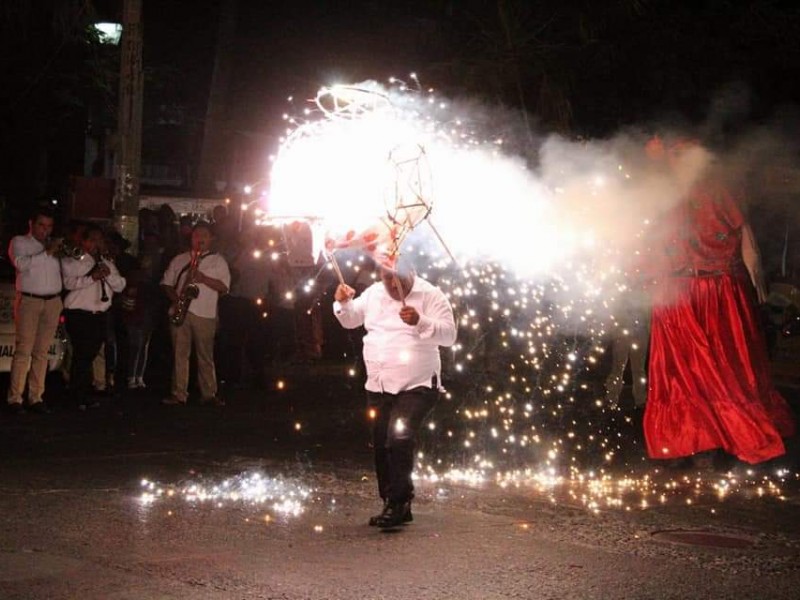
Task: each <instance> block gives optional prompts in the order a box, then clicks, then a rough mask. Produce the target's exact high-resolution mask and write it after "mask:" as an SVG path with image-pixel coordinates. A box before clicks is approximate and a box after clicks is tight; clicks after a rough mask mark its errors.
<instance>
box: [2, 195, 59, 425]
mask: <svg viewBox="0 0 800 600" xmlns="http://www.w3.org/2000/svg"><path fill="white" fill-rule="evenodd" d="M52 232H53V215H52V213H50V212H49V211H48V210H46V209H38V210H36V211H34V213H33V214H32V215H31V218H30V220H29V221H28V233H27V235H18V236H16V237H14V238H13V239H12V240H11V244H10V246H9V250H8V255H9V258H10V259H11V262H12V263H13V265H14V268H15V269H16V272H17V276H16V289H17V293H16V298H15V301H14V325H15V328H16V329H15V349H14V357H13V358H12V360H11V382H10V385H9V389H8V409H9V411H10V412H11V413H13V414H16V413H21V412H24V408H23V406H22V400H23V394H24V392H25V385H26V383H27V386H28V410H30V411H31V412H36V413H47V412H49V410H48V408H47V405H46V404H45V403H44V401H43V400H42V394H44V387H45V376H46V375H47V353H48V350H49V348H50V345H51V344H52V343H53V338H54V336H55V333H56V328H57V327H58V319H59V317H60V316H61V308H62V303H61V288H62V284H61V265H60V262H59V260H58V258H57V257H56V253H57V252H58V250H59V248H60V246H61V241H60V240H51V239H50V234H51V233H52Z"/></svg>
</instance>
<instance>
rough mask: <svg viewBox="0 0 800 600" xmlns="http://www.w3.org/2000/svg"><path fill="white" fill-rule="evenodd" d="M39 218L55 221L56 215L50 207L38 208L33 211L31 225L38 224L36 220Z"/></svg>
mask: <svg viewBox="0 0 800 600" xmlns="http://www.w3.org/2000/svg"><path fill="white" fill-rule="evenodd" d="M39 217H47V218H48V219H53V220H55V218H56V217H55V214H53V211H52V210H51V209H50V207H49V206H37V207H36V208H34V209H33V210H32V211H31V216H30V221H31V223H34V222H36V219H38V218H39Z"/></svg>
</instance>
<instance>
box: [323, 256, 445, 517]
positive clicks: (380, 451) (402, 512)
mask: <svg viewBox="0 0 800 600" xmlns="http://www.w3.org/2000/svg"><path fill="white" fill-rule="evenodd" d="M380 276H381V281H379V282H376V283H374V284H373V285H371V286H370V287H368V288H367V289H366V290H364V292H363V293H362V294H361V295H360V296H359V297H358V298H355V290H353V288H351V287H350V286H348V285H345V284H341V285H339V286H338V287H337V288H336V292H335V295H334V297H335V300H336V302H335V303H334V313H335V314H336V318H337V319H338V320H339V322H340V323H341V324H342V326H344V327H346V328H347V329H353V328H356V327H359V326H361V325H363V326H364V327H365V328H366V330H367V334H366V336H364V363H365V364H366V367H367V381H366V385H365V388H366V390H367V407H368V411H369V413H368V414H369V417H370V419H371V420H372V442H373V449H374V452H375V472H376V475H377V479H378V493H379V494H380V497H381V499H382V500H383V503H384V507H383V512H381V514H379V515H376V516H374V517H372V518H371V519H370V520H369V524H370V525H373V526H378V527H381V528H390V527H396V526H398V525H401V524H403V523H407V522H409V521H411V520H412V515H411V500H412V499H413V498H414V485H413V483H412V481H411V473H412V471H413V468H414V445H415V441H416V435H417V431H418V429H419V427H420V425H421V424H422V420H423V419H424V418H425V415H427V414H428V413H429V412H430V411H431V409H432V408H433V405H434V404H435V402H436V399H437V397H438V395H439V390H440V387H439V386H440V382H441V357H440V355H439V346H452V345H453V344H454V343H455V341H456V324H455V319H454V318H453V309H452V307H451V306H450V302H449V301H448V299H447V297H446V296H445V295H444V293H443V292H442V291H441V290H440V289H439V288H437V287H436V286H434V285H432V284H430V283H428V282H427V281H425V280H424V279H422V278H420V277H417V276H416V275H415V273H414V272H413V270H410V269H406V270H404V269H403V268H399V270H398V271H392V270H390V269H387V268H381V271H380Z"/></svg>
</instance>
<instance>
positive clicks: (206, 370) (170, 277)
mask: <svg viewBox="0 0 800 600" xmlns="http://www.w3.org/2000/svg"><path fill="white" fill-rule="evenodd" d="M191 239H192V246H191V249H190V250H189V252H184V253H183V254H179V255H178V256H176V257H175V258H173V259H172V261H171V262H170V264H169V266H168V267H167V270H166V272H165V273H164V277H163V279H162V280H161V287H162V289H163V290H164V292H165V293H166V294H167V297H168V298H169V300H170V303H171V305H172V306H171V308H170V316H173V315H174V314H175V312H176V311H177V310H178V308H179V305H180V304H181V298H182V296H183V299H184V300H183V301H184V302H185V301H186V300H187V295H186V293H185V292H186V286H187V285H192V284H193V285H195V286H197V297H196V298H194V299H191V300H189V301H188V309H187V314H186V318H185V319H183V321H180V320H178V323H177V324H176V323H175V321H174V320H171V324H170V333H171V337H172V349H173V352H174V357H175V361H174V367H173V372H172V391H171V394H170V395H169V396H168V397H167V398H164V400H162V403H163V404H168V405H179V406H180V405H184V404H186V400H187V398H188V386H189V356H190V354H191V351H192V346H194V349H195V353H196V356H197V379H198V387H199V388H200V402H201V403H202V404H214V405H217V406H221V405H223V404H224V402H223V401H222V400H221V399H220V398H219V396H218V395H217V376H216V367H215V365H214V336H215V335H216V331H217V301H218V299H219V297H220V296H221V295H224V294H227V293H228V287H229V286H230V283H231V275H230V271H229V270H228V263H227V262H225V259H224V258H222V256H220V255H219V254H217V253H216V252H213V251H212V249H211V246H212V242H213V240H214V232H213V229H212V227H211V225H210V224H208V223H206V222H204V221H200V222H198V223H196V224H195V226H194V227H193V228H192V238H191Z"/></svg>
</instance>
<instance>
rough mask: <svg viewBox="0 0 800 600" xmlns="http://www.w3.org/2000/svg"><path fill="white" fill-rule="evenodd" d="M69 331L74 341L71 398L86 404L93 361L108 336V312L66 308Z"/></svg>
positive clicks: (89, 391)
mask: <svg viewBox="0 0 800 600" xmlns="http://www.w3.org/2000/svg"><path fill="white" fill-rule="evenodd" d="M64 317H65V320H66V327H67V333H68V334H69V339H70V343H71V344H72V364H71V366H70V377H69V387H70V398H71V400H72V402H73V403H75V404H79V405H80V404H85V402H86V398H87V397H88V396H89V394H90V393H91V390H92V361H94V358H95V356H97V353H98V352H100V346H102V345H103V342H104V341H105V338H106V323H107V318H108V317H107V315H106V313H105V312H91V311H88V310H77V309H69V310H65V311H64Z"/></svg>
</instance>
